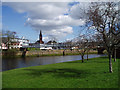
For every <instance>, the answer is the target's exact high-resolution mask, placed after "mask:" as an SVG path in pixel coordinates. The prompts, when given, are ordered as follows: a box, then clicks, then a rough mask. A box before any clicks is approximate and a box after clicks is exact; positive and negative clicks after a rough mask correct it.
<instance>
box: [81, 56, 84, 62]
mask: <svg viewBox="0 0 120 90" xmlns="http://www.w3.org/2000/svg"><path fill="white" fill-rule="evenodd" d="M81 57H82V63H83V62H84V55H82V56H81Z"/></svg>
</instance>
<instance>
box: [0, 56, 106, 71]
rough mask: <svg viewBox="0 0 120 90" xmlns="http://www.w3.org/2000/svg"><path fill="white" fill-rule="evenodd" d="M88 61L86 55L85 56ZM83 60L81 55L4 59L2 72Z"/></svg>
mask: <svg viewBox="0 0 120 90" xmlns="http://www.w3.org/2000/svg"><path fill="white" fill-rule="evenodd" d="M101 56H105V55H98V54H90V55H89V56H88V57H89V58H94V57H101ZM84 58H85V59H86V55H85V56H84ZM76 60H81V56H80V55H70V56H43V57H26V58H9V59H8V58H7V59H6V58H4V59H2V71H6V70H11V69H16V68H22V67H29V66H39V65H46V64H53V63H60V62H68V61H76Z"/></svg>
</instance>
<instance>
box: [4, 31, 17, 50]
mask: <svg viewBox="0 0 120 90" xmlns="http://www.w3.org/2000/svg"><path fill="white" fill-rule="evenodd" d="M16 37H17V36H16V32H14V31H9V30H8V31H5V30H3V32H2V41H3V42H5V43H6V44H7V47H8V49H10V43H11V39H14V38H16Z"/></svg>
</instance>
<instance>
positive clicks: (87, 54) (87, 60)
mask: <svg viewBox="0 0 120 90" xmlns="http://www.w3.org/2000/svg"><path fill="white" fill-rule="evenodd" d="M87 61H88V52H87Z"/></svg>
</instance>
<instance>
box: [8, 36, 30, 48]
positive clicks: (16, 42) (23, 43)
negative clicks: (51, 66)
mask: <svg viewBox="0 0 120 90" xmlns="http://www.w3.org/2000/svg"><path fill="white" fill-rule="evenodd" d="M28 45H29V40H28V39H24V38H23V37H22V38H14V39H11V44H10V48H21V47H27V46H28Z"/></svg>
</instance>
